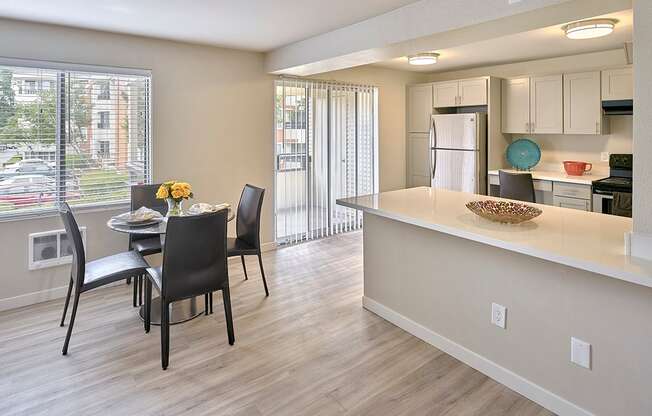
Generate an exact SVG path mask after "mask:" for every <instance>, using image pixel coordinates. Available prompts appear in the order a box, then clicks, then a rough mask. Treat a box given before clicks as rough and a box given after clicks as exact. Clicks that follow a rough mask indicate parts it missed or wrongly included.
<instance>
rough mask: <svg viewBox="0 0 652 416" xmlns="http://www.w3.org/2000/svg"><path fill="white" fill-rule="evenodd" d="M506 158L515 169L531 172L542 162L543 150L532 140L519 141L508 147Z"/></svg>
mask: <svg viewBox="0 0 652 416" xmlns="http://www.w3.org/2000/svg"><path fill="white" fill-rule="evenodd" d="M506 156H507V161H508V162H509V164H510V165H512V166H513V167H514V168H516V169H519V170H530V169H532V168H533V167H535V166H536V165H537V163H539V160H541V149H540V148H539V145H537V144H536V143H534V142H533V141H532V140H530V139H518V140H516V141H515V142H512V144H510V145H509V146H507V154H506Z"/></svg>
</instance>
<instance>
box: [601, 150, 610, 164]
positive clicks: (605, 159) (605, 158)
mask: <svg viewBox="0 0 652 416" xmlns="http://www.w3.org/2000/svg"><path fill="white" fill-rule="evenodd" d="M600 161H602V162H608V161H609V152H602V153H600Z"/></svg>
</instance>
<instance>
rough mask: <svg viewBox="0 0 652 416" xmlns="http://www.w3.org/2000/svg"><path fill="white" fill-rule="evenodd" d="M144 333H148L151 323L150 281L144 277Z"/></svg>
mask: <svg viewBox="0 0 652 416" xmlns="http://www.w3.org/2000/svg"><path fill="white" fill-rule="evenodd" d="M144 323H145V333H146V334H148V333H149V330H150V327H151V324H152V282H151V281H150V280H149V278H147V277H145V320H144Z"/></svg>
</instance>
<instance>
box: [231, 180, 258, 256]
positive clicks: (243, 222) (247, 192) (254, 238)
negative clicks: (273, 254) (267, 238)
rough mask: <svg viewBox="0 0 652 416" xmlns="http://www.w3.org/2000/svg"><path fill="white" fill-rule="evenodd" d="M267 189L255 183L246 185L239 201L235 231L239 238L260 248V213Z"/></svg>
mask: <svg viewBox="0 0 652 416" xmlns="http://www.w3.org/2000/svg"><path fill="white" fill-rule="evenodd" d="M264 196H265V190H264V189H263V188H258V187H257V186H253V185H249V184H247V185H245V187H244V189H243V190H242V195H240V202H239V203H238V218H237V219H236V224H235V232H236V235H237V237H238V239H240V240H242V241H244V242H246V243H248V244H250V245H252V246H254V247H256V248H258V249H260V215H261V212H262V208H263V197H264Z"/></svg>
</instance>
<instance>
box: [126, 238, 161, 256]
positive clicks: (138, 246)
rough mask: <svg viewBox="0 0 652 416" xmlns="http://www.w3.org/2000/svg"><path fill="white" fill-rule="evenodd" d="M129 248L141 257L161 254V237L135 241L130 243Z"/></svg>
mask: <svg viewBox="0 0 652 416" xmlns="http://www.w3.org/2000/svg"><path fill="white" fill-rule="evenodd" d="M131 247H132V248H133V249H134V250H135V251H137V252H138V253H140V254H141V255H143V256H149V255H151V254H156V253H160V252H161V237H159V236H158V235H157V236H154V237H148V238H143V239H142V240H135V241H132V242H131Z"/></svg>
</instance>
